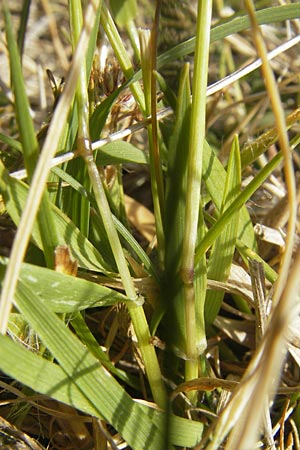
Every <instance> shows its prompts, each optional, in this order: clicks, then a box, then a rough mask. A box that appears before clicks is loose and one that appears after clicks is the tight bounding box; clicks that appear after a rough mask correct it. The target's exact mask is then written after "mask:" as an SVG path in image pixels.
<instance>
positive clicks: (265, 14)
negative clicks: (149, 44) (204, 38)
mask: <svg viewBox="0 0 300 450" xmlns="http://www.w3.org/2000/svg"><path fill="white" fill-rule="evenodd" d="M299 17H300V13H299V4H293V5H280V6H274V7H270V8H265V9H261V10H259V11H256V20H257V22H258V24H259V25H264V24H269V23H275V22H282V21H285V20H292V19H298V18H299ZM249 28H251V23H250V19H249V17H248V15H243V16H240V15H235V16H234V17H233V18H229V19H228V20H227V21H225V23H221V24H218V25H215V26H214V27H212V29H211V36H210V41H211V43H213V42H216V41H218V40H220V39H223V38H225V37H227V36H230V35H231V34H234V33H239V32H240V31H244V30H248V29H249ZM195 42H196V38H195V37H192V38H190V39H188V40H187V41H184V42H181V43H180V44H178V45H176V46H173V47H172V48H171V49H170V50H168V51H166V52H165V53H163V54H162V55H160V56H159V57H158V58H157V67H158V69H160V68H161V67H163V66H165V65H166V64H169V63H170V62H172V61H177V60H178V59H179V58H182V57H184V56H186V55H189V54H190V53H193V52H194V50H195Z"/></svg>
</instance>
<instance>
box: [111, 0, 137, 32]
mask: <svg viewBox="0 0 300 450" xmlns="http://www.w3.org/2000/svg"><path fill="white" fill-rule="evenodd" d="M109 4H110V7H111V10H112V14H113V16H114V18H115V20H116V22H117V24H118V26H119V27H121V28H122V27H124V26H125V25H127V24H128V23H129V22H130V21H131V20H133V19H134V18H135V16H136V14H137V3H136V0H127V1H126V2H124V1H123V0H110V2H109Z"/></svg>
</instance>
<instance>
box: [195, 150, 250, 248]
mask: <svg viewBox="0 0 300 450" xmlns="http://www.w3.org/2000/svg"><path fill="white" fill-rule="evenodd" d="M202 177H203V180H204V181H205V184H206V187H207V190H208V193H209V195H210V197H211V199H212V201H213V202H214V204H215V206H216V208H217V209H218V211H221V208H222V197H221V195H220V192H224V187H225V182H226V170H225V169H224V167H223V165H222V163H221V162H220V160H219V159H218V157H217V156H216V154H215V153H214V151H213V149H212V148H211V147H210V145H209V144H208V143H207V142H206V143H205V150H204V153H203V172H202ZM238 236H239V239H241V240H242V241H243V242H244V243H245V245H247V247H249V248H252V249H253V250H255V249H256V248H257V245H256V237H255V233H254V230H253V226H252V222H251V219H250V216H249V213H248V211H247V208H246V207H245V206H243V207H242V209H241V211H240V217H239V234H238Z"/></svg>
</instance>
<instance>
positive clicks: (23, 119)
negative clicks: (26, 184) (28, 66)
mask: <svg viewBox="0 0 300 450" xmlns="http://www.w3.org/2000/svg"><path fill="white" fill-rule="evenodd" d="M3 10H4V18H5V29H6V38H7V44H8V50H9V61H10V73H11V82H12V90H13V92H14V99H15V105H14V106H15V112H16V117H17V121H18V127H19V132H20V140H21V143H22V150H23V157H24V163H25V167H26V170H27V174H28V178H29V180H30V179H31V178H32V175H33V172H34V169H35V166H36V162H37V159H38V155H39V145H38V141H37V138H36V136H35V131H34V125H33V121H32V118H31V116H30V108H29V102H28V98H27V95H26V90H25V83H24V78H23V75H22V67H21V62H20V53H19V51H18V48H17V44H16V41H15V38H14V34H13V28H12V23H11V17H10V12H9V9H8V5H7V2H6V1H4V3H3ZM38 225H39V228H40V233H41V239H42V244H43V250H44V254H45V259H46V262H47V265H48V266H49V267H53V263H54V249H55V247H56V245H57V244H58V237H57V234H56V227H55V221H54V219H53V216H52V211H51V207H50V202H49V199H48V196H47V193H46V192H45V193H44V195H43V200H42V203H41V209H40V212H39V213H38Z"/></svg>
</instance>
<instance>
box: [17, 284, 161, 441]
mask: <svg viewBox="0 0 300 450" xmlns="http://www.w3.org/2000/svg"><path fill="white" fill-rule="evenodd" d="M20 288H21V289H20V291H18V292H16V296H15V298H16V304H17V307H18V309H19V310H20V312H21V313H22V314H23V316H24V318H25V319H26V320H27V321H28V323H29V324H30V326H31V327H32V328H33V329H34V330H35V331H36V333H37V334H38V335H39V337H40V338H41V340H42V342H43V344H44V345H45V346H46V347H47V348H48V350H49V351H50V352H51V354H52V356H53V357H54V358H55V359H56V361H57V362H58V364H59V365H60V367H61V368H62V369H63V371H64V372H65V374H66V376H67V377H68V378H69V379H71V381H72V383H74V384H75V385H76V386H77V388H78V389H80V390H81V391H82V392H84V395H85V396H86V398H87V400H88V401H89V402H90V403H91V405H92V406H93V408H94V409H95V410H96V411H97V416H101V417H103V418H104V419H105V420H106V421H107V422H108V423H110V424H112V425H113V426H114V427H115V428H116V429H117V430H118V431H119V432H120V433H121V434H122V435H123V437H124V438H125V439H126V441H127V442H128V443H129V445H131V446H132V447H133V448H143V445H145V442H147V443H148V444H147V447H148V445H149V444H150V445H149V448H153V449H155V448H156V449H157V448H161V442H162V439H163V436H162V433H161V431H159V430H158V428H157V427H156V426H154V427H153V423H152V422H151V421H149V417H147V415H145V414H144V413H143V412H142V410H141V408H139V407H137V408H135V404H134V402H133V400H132V399H131V397H130V396H129V395H128V394H127V393H126V392H125V391H124V390H123V389H122V388H121V386H120V385H119V384H118V383H117V381H116V380H115V379H114V378H113V377H112V376H111V375H110V374H109V373H108V372H107V371H106V369H104V368H103V366H101V365H100V364H99V361H98V360H97V359H96V358H95V357H94V356H93V355H92V354H91V353H90V352H89V351H88V349H87V348H86V347H85V346H84V345H83V344H82V343H81V342H80V341H79V340H78V339H77V338H76V337H75V336H74V335H73V334H72V333H71V332H70V331H69V330H68V329H67V328H66V326H65V324H64V323H63V322H62V321H61V320H60V319H59V318H58V317H57V316H56V315H55V314H54V313H53V312H52V311H51V310H50V309H49V308H48V307H47V306H46V305H45V304H44V305H43V306H40V307H38V306H37V305H39V299H38V297H37V296H35V294H34V292H33V291H32V290H31V289H29V288H28V286H27V284H25V283H24V282H21V283H20ZM62 343H63V345H62ZM131 414H133V415H132V416H131V417H130V420H128V419H129V415H131ZM136 420H138V422H139V431H137V427H136ZM151 431H152V433H153V434H152V435H151ZM150 435H151V443H150V442H149V441H150Z"/></svg>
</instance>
